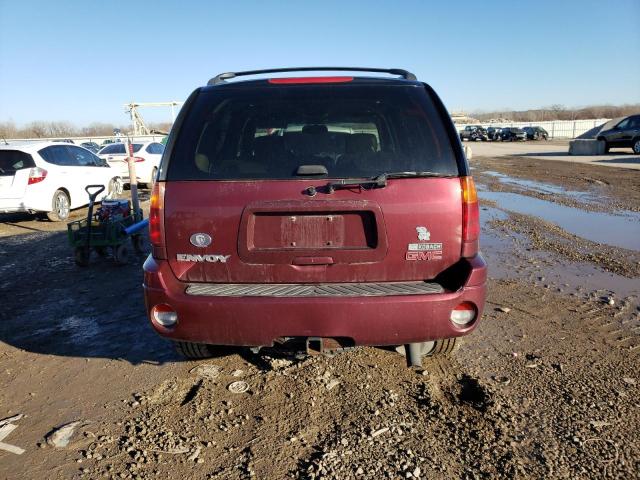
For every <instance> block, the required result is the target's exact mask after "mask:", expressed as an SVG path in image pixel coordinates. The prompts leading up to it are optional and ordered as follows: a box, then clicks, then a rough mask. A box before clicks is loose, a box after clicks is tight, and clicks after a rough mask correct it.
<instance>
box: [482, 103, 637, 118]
mask: <svg viewBox="0 0 640 480" xmlns="http://www.w3.org/2000/svg"><path fill="white" fill-rule="evenodd" d="M636 113H640V104H638V103H635V104H628V105H618V106H615V105H591V106H588V107H581V108H567V107H565V106H564V105H559V104H556V105H550V106H548V107H546V108H538V109H530V110H509V109H505V110H496V111H493V112H486V111H476V112H473V113H472V114H471V116H473V117H474V118H477V119H478V120H480V121H487V120H491V119H506V120H511V121H513V122H544V121H551V120H589V119H594V118H617V117H626V116H628V115H633V114H636Z"/></svg>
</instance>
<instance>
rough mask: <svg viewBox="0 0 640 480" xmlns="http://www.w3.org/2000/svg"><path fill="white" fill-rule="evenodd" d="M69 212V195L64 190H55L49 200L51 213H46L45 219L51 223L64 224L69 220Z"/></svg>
mask: <svg viewBox="0 0 640 480" xmlns="http://www.w3.org/2000/svg"><path fill="white" fill-rule="evenodd" d="M70 212H71V202H70V201H69V195H67V194H66V193H65V192H64V190H56V192H55V193H54V194H53V198H52V199H51V211H50V212H47V218H48V219H49V220H50V221H52V222H64V221H65V220H66V219H67V218H69V213H70Z"/></svg>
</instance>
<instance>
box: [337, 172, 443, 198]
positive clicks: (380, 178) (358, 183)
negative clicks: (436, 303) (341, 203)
mask: <svg viewBox="0 0 640 480" xmlns="http://www.w3.org/2000/svg"><path fill="white" fill-rule="evenodd" d="M453 176H455V175H450V174H446V173H438V172H390V173H381V174H380V175H376V176H375V177H372V178H343V179H341V180H339V181H337V182H330V183H328V184H327V186H326V188H327V190H328V193H332V192H333V191H335V190H349V189H352V188H384V187H386V186H387V179H389V178H420V177H422V178H427V177H436V178H447V177H453Z"/></svg>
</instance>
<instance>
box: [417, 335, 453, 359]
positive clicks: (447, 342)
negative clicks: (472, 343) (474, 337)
mask: <svg viewBox="0 0 640 480" xmlns="http://www.w3.org/2000/svg"><path fill="white" fill-rule="evenodd" d="M458 345H460V343H459V342H458V338H457V337H453V338H441V339H440V340H435V341H434V342H433V348H432V349H431V350H430V351H429V352H428V353H426V354H425V355H426V356H427V357H435V356H444V355H449V354H450V353H452V352H453V351H455V350H456V348H457V347H458Z"/></svg>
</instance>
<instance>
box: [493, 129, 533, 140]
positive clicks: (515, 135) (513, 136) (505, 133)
mask: <svg viewBox="0 0 640 480" xmlns="http://www.w3.org/2000/svg"><path fill="white" fill-rule="evenodd" d="M500 139H501V140H502V141H503V142H513V141H515V140H526V139H527V134H526V133H525V131H524V130H522V129H521V128H515V127H505V128H503V129H502V130H501V131H500Z"/></svg>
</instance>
